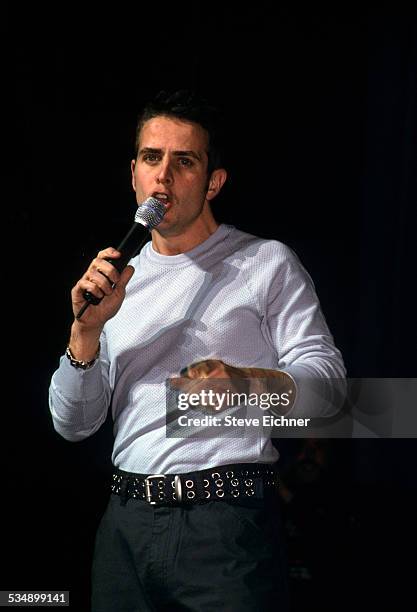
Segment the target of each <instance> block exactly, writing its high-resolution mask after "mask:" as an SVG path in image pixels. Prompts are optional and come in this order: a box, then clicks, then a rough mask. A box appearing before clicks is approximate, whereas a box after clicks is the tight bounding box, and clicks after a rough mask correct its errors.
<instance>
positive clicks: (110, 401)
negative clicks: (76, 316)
mask: <svg viewBox="0 0 417 612" xmlns="http://www.w3.org/2000/svg"><path fill="white" fill-rule="evenodd" d="M130 263H131V264H132V265H133V266H134V268H135V273H134V275H133V277H132V279H131V280H130V282H129V283H128V285H127V288H126V298H125V300H124V302H123V304H122V306H121V308H120V310H119V312H118V313H117V314H116V315H115V316H114V317H113V318H112V319H110V320H109V321H108V322H107V323H106V324H105V326H104V330H103V332H102V337H101V352H100V358H99V359H98V360H97V362H96V363H95V364H94V365H93V366H92V367H91V368H90V369H88V370H82V369H77V368H74V367H73V366H72V365H71V364H70V362H69V360H68V359H67V358H65V357H61V361H60V365H59V367H58V369H57V370H56V372H55V373H54V375H53V377H52V380H51V385H50V410H51V414H52V419H53V423H54V427H55V429H56V431H57V432H58V433H60V434H61V435H62V436H63V437H64V438H66V439H67V440H72V441H77V440H81V439H83V438H86V437H88V436H91V435H92V434H93V433H94V432H95V431H97V430H98V428H99V427H100V426H101V425H102V424H103V422H104V421H105V419H106V416H107V412H108V409H109V407H110V406H111V410H112V415H113V421H114V436H115V441H114V448H113V454H112V460H113V463H114V465H115V466H116V467H119V468H121V469H123V470H126V471H130V472H139V473H144V474H150V473H186V472H192V471H195V470H201V469H205V468H210V467H214V466H219V465H226V464H231V463H242V462H243V463H247V462H253V463H273V462H274V461H276V460H277V458H278V452H277V450H276V448H275V447H274V445H273V444H272V442H271V440H270V439H269V437H268V436H265V435H262V433H261V431H262V430H260V434H259V436H253V435H251V436H248V437H236V438H233V437H227V438H224V437H216V436H213V437H210V438H207V439H194V440H193V439H189V438H187V437H184V438H178V437H177V438H169V437H166V430H165V418H166V389H165V381H166V379H167V378H170V377H173V376H179V373H180V370H181V369H182V368H184V367H186V366H187V365H190V364H191V363H193V362H197V361H201V360H204V359H209V358H211V359H213V358H215V359H216V358H217V359H221V360H222V361H224V362H225V363H227V364H230V365H233V366H236V367H239V366H241V367H257V368H269V369H279V370H283V371H285V372H287V373H288V374H290V375H291V376H292V377H293V378H294V380H295V382H296V384H297V382H299V381H300V380H301V379H302V378H303V377H304V376H308V377H317V378H327V379H329V378H343V377H344V375H345V369H344V365H343V360H342V357H341V355H340V352H339V351H338V349H337V348H336V347H335V345H334V342H333V338H332V336H331V334H330V332H329V329H328V327H327V325H326V322H325V320H324V317H323V314H322V312H321V310H320V305H319V302H318V298H317V296H316V293H315V291H314V287H313V283H312V281H311V279H310V277H309V275H308V274H307V272H306V271H305V269H304V268H303V267H302V265H301V264H300V262H299V260H298V258H297V256H296V255H295V254H294V252H293V251H292V250H291V249H290V248H288V247H287V246H286V245H284V244H282V243H281V242H278V241H275V240H264V239H261V238H258V237H256V236H252V235H250V234H247V233H244V232H241V231H239V230H237V229H236V228H234V227H233V226H230V225H220V226H219V227H218V229H217V230H216V231H215V232H214V233H213V234H212V235H211V236H210V237H209V238H208V239H207V240H205V241H204V242H203V243H201V244H200V245H198V246H197V247H196V248H194V249H192V250H191V251H188V252H187V253H182V254H180V255H172V256H169V255H161V254H159V253H157V252H156V251H155V250H154V249H153V247H152V243H151V242H148V243H147V244H146V245H145V246H144V247H143V249H142V251H141V253H140V254H139V255H138V256H137V257H135V258H134V259H132V260H131V262H130ZM92 308H93V306H92ZM296 408H297V405H296V406H295V407H294V409H296Z"/></svg>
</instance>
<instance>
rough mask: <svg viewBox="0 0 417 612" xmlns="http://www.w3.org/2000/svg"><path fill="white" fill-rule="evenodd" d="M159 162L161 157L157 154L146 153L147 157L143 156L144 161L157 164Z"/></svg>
mask: <svg viewBox="0 0 417 612" xmlns="http://www.w3.org/2000/svg"><path fill="white" fill-rule="evenodd" d="M158 160H159V155H157V154H156V153H145V155H144V156H143V161H147V162H156V161H158Z"/></svg>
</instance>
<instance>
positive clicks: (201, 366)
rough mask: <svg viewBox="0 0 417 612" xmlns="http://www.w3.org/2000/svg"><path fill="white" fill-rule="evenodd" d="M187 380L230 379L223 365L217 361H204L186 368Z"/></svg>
mask: <svg viewBox="0 0 417 612" xmlns="http://www.w3.org/2000/svg"><path fill="white" fill-rule="evenodd" d="M187 376H188V377H189V378H230V375H229V373H228V372H227V369H226V367H225V364H224V363H223V362H222V361H220V360H219V359H206V360H204V361H200V362H198V363H193V364H191V365H190V366H188V369H187Z"/></svg>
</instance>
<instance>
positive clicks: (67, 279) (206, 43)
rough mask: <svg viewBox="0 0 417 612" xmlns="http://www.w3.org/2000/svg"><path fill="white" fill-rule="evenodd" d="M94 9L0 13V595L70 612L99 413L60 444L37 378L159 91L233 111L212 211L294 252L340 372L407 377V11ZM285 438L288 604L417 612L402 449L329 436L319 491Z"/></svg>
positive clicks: (89, 509) (101, 468) (100, 487)
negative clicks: (48, 596)
mask: <svg viewBox="0 0 417 612" xmlns="http://www.w3.org/2000/svg"><path fill="white" fill-rule="evenodd" d="M88 6H89V8H86V7H75V5H73V4H72V5H71V6H69V7H67V9H66V10H65V11H63V10H62V8H61V9H60V11H62V13H58V10H57V9H51V8H46V7H38V6H37V7H36V8H33V7H32V8H30V9H29V8H28V7H22V6H21V5H19V6H16V7H15V8H14V9H13V10H11V11H10V13H9V16H8V19H7V20H5V21H4V22H3V25H2V28H3V36H2V40H3V42H4V44H5V50H4V53H3V59H5V62H4V70H2V82H3V85H4V92H5V94H4V96H3V102H5V103H6V104H5V110H4V111H3V113H2V118H3V134H4V136H5V138H4V141H3V142H4V145H5V146H4V152H5V159H4V163H3V164H2V168H3V170H4V171H5V172H4V179H2V183H3V194H4V199H3V206H2V214H3V215H5V216H6V221H7V223H6V225H5V227H6V229H5V230H3V231H5V235H6V241H5V242H4V247H3V258H2V259H3V267H4V276H3V290H4V294H3V295H4V297H3V303H4V311H3V332H4V334H3V353H4V356H5V358H6V362H7V364H8V366H9V367H7V369H6V376H5V380H4V383H3V387H4V392H3V398H4V406H3V419H2V422H3V428H2V434H3V439H4V446H3V449H4V471H3V483H2V532H3V533H2V539H3V542H4V547H3V559H4V560H5V564H4V567H3V570H2V578H1V586H0V588H1V589H9V588H11V589H16V590H24V589H37V590H40V589H66V590H68V589H69V590H70V591H71V597H72V604H73V605H72V607H73V609H78V610H88V596H89V594H88V593H89V569H90V560H91V546H92V543H93V538H94V533H95V529H96V526H97V522H98V520H99V517H100V513H101V512H102V511H103V509H104V506H105V503H106V491H105V481H106V477H107V475H108V471H109V468H110V452H111V446H112V432H111V423H110V422H109V421H108V422H107V423H106V425H105V426H104V427H103V428H102V430H100V432H98V433H97V434H96V435H95V436H93V438H91V439H89V440H86V441H84V442H82V443H78V444H71V443H68V442H65V441H64V440H62V439H60V438H59V437H58V435H57V434H56V433H55V432H54V431H53V428H52V424H51V419H50V416H49V412H48V407H47V390H48V385H49V379H50V376H51V374H52V372H53V371H54V369H55V368H56V367H57V364H58V359H59V356H60V354H62V352H63V350H64V348H65V345H66V341H67V333H68V331H67V330H68V329H69V325H70V323H71V310H70V301H69V291H70V288H71V286H72V285H73V284H74V283H75V281H76V280H77V278H78V277H79V276H80V275H81V273H82V271H83V269H84V268H85V267H86V265H87V264H88V262H89V260H90V259H91V258H92V257H93V255H94V254H95V252H96V251H97V250H98V249H100V248H103V247H104V246H106V245H108V244H113V245H115V244H116V243H117V242H118V241H119V240H120V238H121V237H122V236H123V235H124V233H125V231H126V229H127V228H128V227H129V226H130V223H131V220H132V219H133V215H134V212H135V207H136V204H135V198H134V194H133V192H132V190H131V187H130V175H129V174H130V172H129V164H130V159H131V156H132V151H133V141H134V128H135V122H136V117H137V114H138V112H139V110H140V109H141V106H142V105H143V104H144V102H145V101H147V100H148V98H149V97H150V96H152V95H153V94H154V93H156V92H157V91H158V90H160V89H162V88H181V87H194V88H198V89H200V90H201V91H202V92H203V93H205V94H206V95H207V96H209V97H210V98H211V99H212V100H213V101H218V102H219V103H221V104H222V106H223V107H225V108H226V111H227V113H228V116H229V127H230V134H231V138H230V143H231V147H230V153H229V170H230V180H229V182H228V184H227V185H226V187H225V189H224V192H223V193H222V195H221V196H219V198H218V201H217V202H216V203H215V204H214V212H215V215H216V217H217V218H218V219H219V220H220V221H224V222H229V223H233V224H235V225H237V226H238V227H239V228H240V229H242V230H245V231H248V232H251V233H255V234H258V235H261V236H263V237H268V238H276V239H279V240H281V241H283V242H285V243H287V244H288V245H289V246H291V247H292V248H293V249H294V250H295V251H296V252H297V253H298V255H299V257H300V258H301V260H302V262H303V264H304V265H305V267H306V268H307V270H308V271H309V272H310V274H311V275H312V277H313V279H314V281H315V285H316V288H317V292H318V294H319V297H320V300H321V303H322V307H323V310H324V313H325V315H326V318H327V321H328V323H329V326H330V328H331V330H332V332H333V335H334V337H335V341H336V343H337V345H338V346H339V348H340V349H341V351H342V353H343V356H344V359H345V362H346V365H347V368H348V374H349V375H350V376H351V377H365V376H367V377H406V376H415V375H416V365H415V347H416V338H415V331H414V325H413V323H414V318H415V310H416V306H415V304H416V301H415V299H414V295H415V290H414V284H415V265H414V262H415V257H414V253H413V252H412V248H411V246H412V241H413V242H414V236H415V230H416V228H415V225H414V224H413V222H412V221H413V215H412V210H413V212H414V209H415V204H416V195H417V193H416V192H417V189H416V167H417V164H416V162H417V146H416V144H417V139H416V116H417V97H416V83H417V78H416V76H417V71H416V68H417V59H416V39H417V37H416V14H415V11H413V10H412V9H411V8H405V6H404V7H403V8H401V6H400V5H398V4H397V5H396V6H395V8H394V6H391V5H388V4H387V5H382V4H380V3H375V5H369V6H366V7H365V5H362V6H361V7H356V8H355V7H354V6H351V5H348V4H346V5H343V6H342V5H339V6H338V7H337V8H334V7H333V8H332V9H329V8H327V7H326V8H325V7H324V6H321V7H317V6H316V5H314V8H313V7H312V6H310V7H309V8H301V6H296V5H292V6H290V5H284V4H282V5H279V6H274V5H272V4H270V5H269V4H267V3H264V4H259V3H257V4H256V7H254V6H248V7H246V8H244V7H243V6H242V5H240V4H239V5H230V4H228V5H227V6H221V5H220V4H217V3H199V4H195V5H193V6H183V5H181V6H171V7H166V6H163V5H161V6H159V5H156V4H155V6H147V7H146V8H145V7H143V6H139V7H136V9H135V10H132V9H131V8H128V7H127V6H126V7H124V6H122V5H117V6H110V7H108V8H104V6H99V5H97V6H93V5H88ZM300 444H301V443H300ZM280 449H281V451H282V462H283V469H284V467H285V469H286V470H287V473H288V479H289V481H291V478H293V481H291V482H293V487H294V490H295V492H296V496H295V498H294V499H295V500H296V502H293V503H292V504H289V505H288V504H286V505H285V504H284V507H283V511H284V516H285V518H286V521H287V522H286V524H287V531H288V537H289V542H290V545H289V546H290V553H289V556H290V564H292V566H294V565H297V564H298V566H300V565H301V566H302V567H307V569H308V573H309V574H310V578H304V579H303V578H300V576H299V575H297V574H296V572H293V573H292V579H291V585H292V591H293V609H294V610H305V609H306V605H307V604H306V602H308V607H309V609H313V610H315V609H317V610H318V609H334V608H336V609H344V606H346V609H348V607H349V606H350V605H355V609H369V608H368V607H369V606H374V605H382V606H385V605H387V607H383V608H381V609H393V607H391V606H394V605H395V607H397V604H398V600H400V601H401V604H398V609H401V610H407V609H413V607H414V606H415V594H414V593H413V591H412V588H411V578H412V577H413V576H414V574H413V571H414V569H413V567H414V566H415V555H414V558H411V557H412V553H413V551H414V553H415V539H414V538H415V522H416V521H415V515H414V514H413V513H414V511H415V506H413V504H414V503H415V491H416V476H415V467H414V466H415V451H416V444H415V441H414V440H373V441H370V440H362V441H348V440H339V441H337V443H335V442H332V443H329V444H328V445H327V446H326V447H325V454H326V457H327V463H326V468H325V469H324V471H323V472H321V473H320V474H321V475H320V476H319V478H318V479H317V481H315V482H314V483H313V484H311V485H310V486H306V485H305V482H303V483H302V482H301V481H300V480H297V478H295V480H294V476H292V477H291V474H293V472H292V471H291V470H293V468H294V462H295V461H296V455H297V452H298V450H299V447H298V446H294V445H291V444H289V443H285V444H284V443H283V444H282V445H281V447H280ZM297 500H298V501H297ZM294 525H295V527H294ZM294 529H295V532H297V534H298V535H297V536H296V537H294ZM294 542H295V543H294ZM413 563H414V566H413ZM412 596H414V600H412ZM387 602H389V603H387ZM395 602H397V604H396V603H395ZM367 606H368V607H367Z"/></svg>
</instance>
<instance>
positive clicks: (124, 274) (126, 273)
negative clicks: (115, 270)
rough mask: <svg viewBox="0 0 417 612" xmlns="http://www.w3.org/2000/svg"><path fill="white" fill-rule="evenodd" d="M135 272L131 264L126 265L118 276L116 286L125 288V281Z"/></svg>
mask: <svg viewBox="0 0 417 612" xmlns="http://www.w3.org/2000/svg"><path fill="white" fill-rule="evenodd" d="M134 273H135V268H134V267H133V266H126V268H125V269H124V270H123V272H122V273H121V275H120V277H119V281H118V283H117V288H118V289H119V290H120V289H121V290H123V291H124V290H125V289H126V285H127V283H128V282H129V281H130V279H131V278H132V276H133V275H134Z"/></svg>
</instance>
